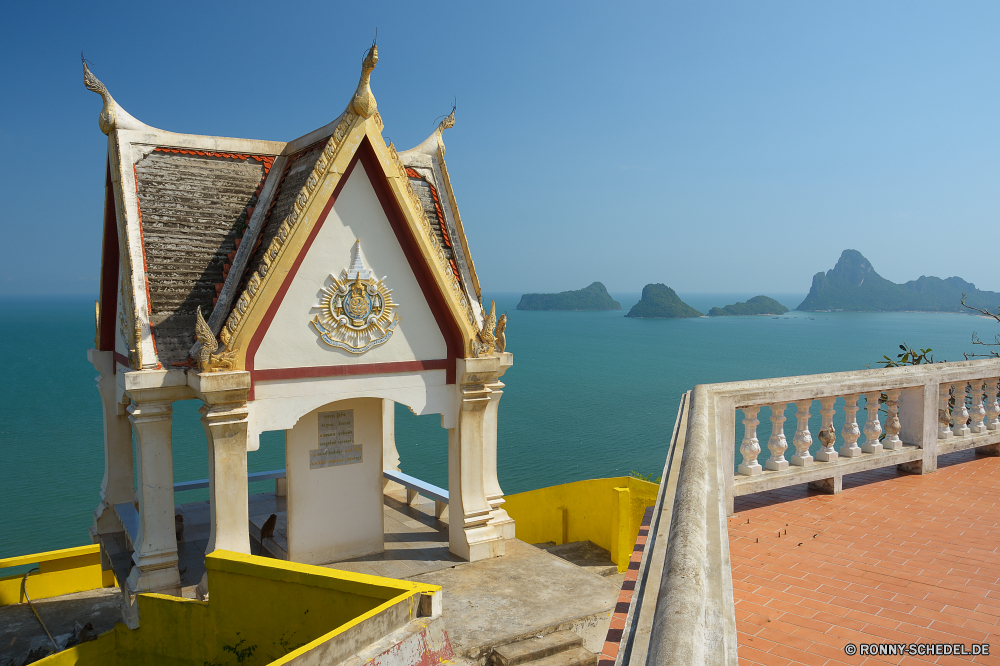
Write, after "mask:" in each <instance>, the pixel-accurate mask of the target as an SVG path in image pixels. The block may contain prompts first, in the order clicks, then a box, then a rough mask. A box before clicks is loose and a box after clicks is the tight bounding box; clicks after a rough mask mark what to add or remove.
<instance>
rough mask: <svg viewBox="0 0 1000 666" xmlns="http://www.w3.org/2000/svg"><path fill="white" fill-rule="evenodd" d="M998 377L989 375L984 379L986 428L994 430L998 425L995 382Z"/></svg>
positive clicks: (999, 405)
mask: <svg viewBox="0 0 1000 666" xmlns="http://www.w3.org/2000/svg"><path fill="white" fill-rule="evenodd" d="M998 383H1000V377H989V378H988V379H987V380H986V429H987V430H996V429H997V427H1000V403H998V402H997V384H998Z"/></svg>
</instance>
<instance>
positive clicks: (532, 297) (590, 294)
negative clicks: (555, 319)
mask: <svg viewBox="0 0 1000 666" xmlns="http://www.w3.org/2000/svg"><path fill="white" fill-rule="evenodd" d="M517 309H518V310H621V309H622V306H621V303H619V302H618V301H616V300H615V299H613V298H611V295H610V294H609V293H608V290H607V289H606V288H605V287H604V285H603V284H601V283H600V282H595V283H593V284H592V285H590V286H589V287H585V288H583V289H579V290H577V291H563V292H560V293H558V294H522V295H521V302H520V303H518V304H517Z"/></svg>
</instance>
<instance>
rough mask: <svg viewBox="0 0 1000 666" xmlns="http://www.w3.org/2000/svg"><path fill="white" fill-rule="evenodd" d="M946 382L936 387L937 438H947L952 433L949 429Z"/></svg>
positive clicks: (947, 386)
mask: <svg viewBox="0 0 1000 666" xmlns="http://www.w3.org/2000/svg"><path fill="white" fill-rule="evenodd" d="M948 390H949V385H948V384H941V386H939V387H938V439H948V438H949V437H951V436H952V435H953V434H954V433H953V432H952V431H951V415H950V414H949V413H948V397H949V394H948Z"/></svg>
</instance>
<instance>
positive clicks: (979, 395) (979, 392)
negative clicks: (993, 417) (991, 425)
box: [969, 379, 986, 434]
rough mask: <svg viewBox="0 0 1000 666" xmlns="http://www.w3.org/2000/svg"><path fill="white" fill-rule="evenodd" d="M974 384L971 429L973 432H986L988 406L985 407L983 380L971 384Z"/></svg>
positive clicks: (970, 413)
mask: <svg viewBox="0 0 1000 666" xmlns="http://www.w3.org/2000/svg"><path fill="white" fill-rule="evenodd" d="M971 386H972V410H971V411H970V412H969V417H970V418H972V424H971V425H970V426H969V430H971V431H972V432H973V433H976V434H978V433H981V432H986V423H985V422H984V421H985V419H986V408H985V407H983V380H981V379H979V380H976V381H974V382H972V384H971Z"/></svg>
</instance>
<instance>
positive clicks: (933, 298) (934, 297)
mask: <svg viewBox="0 0 1000 666" xmlns="http://www.w3.org/2000/svg"><path fill="white" fill-rule="evenodd" d="M963 293H964V294H965V296H966V299H965V302H966V303H968V304H969V305H971V306H973V307H978V308H982V309H987V310H995V309H996V308H997V307H998V306H1000V294H998V293H996V292H993V291H980V290H979V289H976V285H974V284H972V283H971V282H966V281H965V280H963V279H962V278H959V277H950V278H948V279H946V280H942V279H941V278H936V277H927V276H920V278H918V279H916V280H910V281H909V282H906V283H904V284H896V283H895V282H890V281H889V280H886V279H885V278H884V277H882V276H881V275H879V274H878V273H876V272H875V269H874V268H873V267H872V264H871V262H870V261H868V260H867V259H865V258H864V257H863V256H862V255H861V253H860V252H858V251H857V250H844V252H843V253H842V254H841V255H840V259H839V260H838V261H837V265H836V266H834V267H833V269H831V270H829V271H827V272H826V273H822V272H820V273H816V275H814V276H813V281H812V288H811V289H810V290H809V295H808V296H806V298H805V300H804V301H802V303H800V304H799V306H798V307H797V308H795V309H796V310H805V311H811V312H816V311H824V310H843V311H847V312H903V311H910V312H966V311H967V310H966V309H965V308H963V307H962V304H961V303H960V301H961V298H962V294H963Z"/></svg>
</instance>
